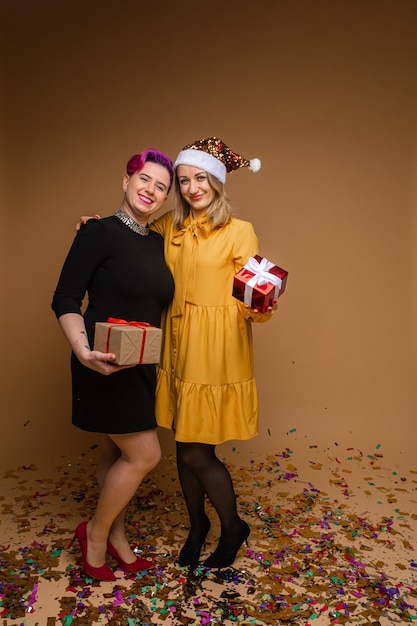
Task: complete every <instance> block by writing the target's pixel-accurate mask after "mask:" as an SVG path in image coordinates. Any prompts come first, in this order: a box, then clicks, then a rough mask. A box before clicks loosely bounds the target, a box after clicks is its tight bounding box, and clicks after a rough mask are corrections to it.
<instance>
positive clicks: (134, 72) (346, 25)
mask: <svg viewBox="0 0 417 626" xmlns="http://www.w3.org/2000/svg"><path fill="white" fill-rule="evenodd" d="M1 12H2V15H1V17H2V31H3V32H2V34H1V39H2V46H3V47H4V50H3V52H4V55H3V60H4V66H3V68H2V82H3V84H4V89H3V94H4V95H3V98H2V106H3V112H2V113H3V116H2V120H1V125H2V126H1V128H2V129H3V126H4V142H3V148H4V151H3V154H2V157H1V164H2V172H3V174H2V178H3V177H4V179H5V184H4V187H3V189H2V192H1V194H2V195H1V198H0V200H1V202H2V205H3V210H2V216H1V231H2V234H1V253H0V254H1V261H2V274H1V276H2V302H1V311H2V314H1V315H2V323H1V334H2V348H3V350H2V352H3V353H2V368H3V372H2V376H1V381H2V421H3V428H2V457H1V464H2V465H4V466H5V467H8V466H10V465H15V464H17V463H29V462H32V461H34V462H38V463H40V462H42V461H45V460H53V459H55V458H56V457H59V456H60V455H62V454H77V453H79V452H80V451H83V450H86V449H88V446H89V445H93V444H94V442H95V438H94V437H93V436H92V437H90V436H88V435H86V434H84V433H82V432H79V431H77V430H76V429H73V427H72V426H71V425H70V397H69V369H68V359H69V349H68V346H67V345H66V344H65V341H64V338H63V336H62V335H61V331H60V330H59V327H58V325H57V322H56V321H55V318H54V316H53V314H52V312H51V310H50V301H51V297H52V293H53V290H54V287H55V284H56V281H57V278H58V274H59V270H60V267H61V265H62V262H63V259H64V257H65V255H66V253H67V250H68V248H69V245H70V243H71V240H72V238H73V236H74V223H75V222H76V221H77V219H78V216H79V215H81V214H92V213H96V212H99V213H101V214H103V215H106V214H109V213H112V212H114V210H115V209H117V208H118V205H119V202H120V199H121V178H122V175H123V168H124V164H125V162H126V160H127V159H128V157H130V156H131V155H132V154H133V153H135V152H137V151H140V150H141V149H143V148H145V147H148V146H154V147H158V148H160V149H162V150H165V151H166V152H168V153H169V154H170V155H172V156H173V157H174V156H175V154H176V152H177V151H178V150H179V149H180V148H181V147H182V146H183V145H184V144H185V143H188V142H189V141H192V140H194V139H196V138H200V137H204V136H210V135H218V136H220V137H222V138H223V139H224V141H226V143H227V144H228V145H230V146H231V147H232V148H233V149H234V150H236V151H237V152H240V153H242V154H243V155H244V156H246V157H249V158H251V157H254V156H258V157H260V158H261V159H262V163H263V166H262V169H261V171H260V172H259V173H258V174H256V175H255V174H251V173H250V172H248V171H246V170H245V171H240V172H236V173H234V174H232V175H230V177H229V180H228V190H229V193H230V195H231V197H232V199H233V200H234V204H235V208H236V211H237V213H238V215H239V216H240V217H242V218H243V219H248V220H250V221H251V222H253V224H254V225H255V229H256V231H257V233H258V235H259V238H260V241H261V252H262V253H263V255H264V256H266V257H267V258H269V259H270V260H273V261H275V262H276V263H277V264H279V265H281V266H282V267H285V268H286V269H288V270H289V281H288V288H287V291H286V293H285V295H284V296H283V297H282V300H281V301H280V306H279V311H278V313H277V315H276V317H275V318H274V319H273V320H272V321H271V322H270V323H269V324H267V325H264V326H260V327H256V328H255V342H256V369H257V378H258V382H259V392H260V404H261V417H260V435H259V437H258V438H257V439H256V440H253V441H251V442H247V443H246V444H238V449H239V452H242V453H245V454H246V453H247V454H256V453H260V454H265V453H274V452H275V451H277V450H282V449H283V448H285V447H286V446H290V447H294V446H299V447H300V449H303V448H305V449H306V450H307V449H308V448H309V446H311V445H317V446H318V447H319V448H321V449H323V450H325V449H326V447H327V446H333V445H334V444H335V443H337V444H338V445H341V446H344V447H349V446H352V447H363V448H364V449H366V450H367V451H368V450H372V451H374V450H375V448H376V447H377V446H378V444H380V445H381V447H382V450H383V451H384V452H385V453H386V454H388V455H389V454H392V455H393V457H397V456H398V455H401V454H403V455H404V454H410V455H413V454H414V453H415V451H416V444H415V416H416V406H417V397H416V348H417V332H416V312H417V296H416V293H415V285H416V266H417V252H416V249H417V247H416V243H417V221H416V210H415V206H416V199H417V182H416V120H417V107H416V104H417V103H416V99H417V92H416V86H417V77H416V67H417V38H416V36H415V33H416V27H417V4H416V3H415V1H414V0H409V1H407V0H395V2H394V0H391V1H387V0H349V1H338V2H334V0H327V1H326V0H322V1H320V0H315V2H311V0H306V1H297V0H295V1H291V2H290V1H289V0H288V1H281V0H263V1H262V2H253V3H242V2H241V0H238V1H234V0H232V1H228V2H225V1H224V0H212V1H211V2H210V3H203V4H198V3H195V2H190V1H189V0H182V2H181V3H173V2H171V1H168V0H167V1H166V2H153V1H152V0H150V2H148V3H144V2H140V0H122V1H121V2H117V3H116V2H108V3H103V2H96V1H89V2H85V1H84V0H75V1H74V0H71V1H70V0H62V1H60V2H56V1H55V0H53V1H52V0H51V1H47V0H38V1H37V2H32V1H31V0H24V1H20V2H14V0H6V1H4V0H3V2H2V3H1ZM294 429H296V430H294ZM161 436H162V441H163V444H164V449H165V450H166V451H167V452H169V451H170V450H171V445H172V440H171V437H170V435H169V433H167V432H165V433H163V434H162V435H161ZM233 445H234V444H227V445H225V452H226V454H228V453H229V451H230V450H231V447H232V446H233Z"/></svg>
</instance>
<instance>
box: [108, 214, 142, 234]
mask: <svg viewBox="0 0 417 626" xmlns="http://www.w3.org/2000/svg"><path fill="white" fill-rule="evenodd" d="M114 215H115V217H118V218H119V220H121V221H122V222H123V224H126V226H129V228H130V229H131V230H133V231H134V232H135V233H137V234H138V235H142V237H146V235H149V226H142V224H138V223H137V222H135V220H134V219H133V218H132V217H130V216H129V215H127V213H125V212H124V211H122V209H119V210H118V211H116V213H115V214H114Z"/></svg>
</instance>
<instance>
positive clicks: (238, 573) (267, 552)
mask: <svg viewBox="0 0 417 626" xmlns="http://www.w3.org/2000/svg"><path fill="white" fill-rule="evenodd" d="M376 448H378V446H376ZM96 453H97V451H96V450H88V451H87V452H86V454H85V455H82V457H81V458H79V459H75V460H70V459H60V460H59V462H58V463H57V465H56V467H54V468H51V469H50V470H48V471H45V470H42V471H41V470H40V469H38V468H37V467H35V466H27V467H16V468H10V470H8V471H6V472H4V474H3V476H2V477H1V480H0V485H1V492H0V493H1V496H0V504H1V511H2V515H1V522H0V626H18V625H19V626H20V625H24V626H37V625H38V626H54V625H64V626H74V625H81V624H83V625H84V624H85V625H87V624H89V625H90V624H92V625H93V624H94V625H95V624H115V625H123V626H124V625H126V626H133V625H137V624H165V625H166V626H170V625H177V624H188V625H197V624H198V625H200V624H210V625H212V624H226V625H231V624H236V623H238V624H258V625H265V624H296V625H302V626H307V625H308V626H323V625H325V624H326V625H327V624H379V625H380V626H388V625H389V624H390V625H391V624H406V623H416V624H417V553H416V537H417V465H416V463H417V461H416V462H415V464H414V466H410V462H411V461H410V460H408V461H407V460H406V459H402V460H401V462H400V463H395V464H393V465H392V466H391V467H390V466H389V465H388V464H387V462H386V461H385V459H384V456H383V455H382V454H381V453H380V451H379V450H378V449H374V450H373V451H366V452H365V451H359V450H352V449H345V450H342V449H341V448H340V447H336V446H335V449H334V450H325V451H320V450H318V449H317V448H315V447H308V446H306V449H305V450H302V449H298V451H297V452H295V451H292V450H289V449H285V450H283V451H281V452H277V454H275V455H271V456H267V457H266V458H264V459H256V460H255V459H247V458H246V459H244V460H243V459H241V457H240V456H239V453H238V451H237V452H236V461H235V463H234V464H231V463H229V467H230V469H231V471H232V474H233V476H234V479H235V485H236V492H237V495H238V501H239V507H240V510H241V512H242V516H243V517H244V518H245V519H246V520H247V521H248V522H249V523H250V524H251V530H252V532H251V535H250V538H249V546H248V547H246V546H244V547H243V548H242V549H241V551H240V552H239V557H238V559H237V560H236V562H235V564H234V567H233V568H228V569H226V570H224V571H222V570H220V571H218V572H216V571H210V570H205V569H204V568H197V569H195V570H194V571H188V570H187V568H183V569H181V568H179V567H178V565H177V555H178V551H179V549H180V547H181V543H182V541H183V539H184V537H185V536H186V533H187V528H186V523H187V518H186V515H185V510H184V505H183V501H182V497H181V494H180V492H179V485H178V481H177V478H176V472H175V466H174V461H173V459H171V458H165V459H164V460H163V461H162V462H161V464H160V465H159V466H158V468H157V469H156V470H155V471H154V472H153V473H152V475H151V476H150V477H149V478H148V479H147V481H146V482H145V484H144V485H143V486H142V488H141V490H140V491H139V492H138V495H137V498H136V499H135V501H134V502H133V503H132V505H131V507H130V508H129V516H128V517H129V522H128V528H129V533H130V535H131V538H132V541H134V542H136V543H137V544H138V545H139V547H140V548H141V549H143V555H144V556H146V557H152V558H154V559H155V562H156V564H157V566H156V568H155V569H154V570H153V571H152V572H151V573H143V574H137V575H136V576H131V577H130V578H125V576H124V575H123V573H122V572H121V571H120V570H117V571H116V575H117V578H118V580H117V583H116V584H114V583H99V582H96V581H91V580H89V579H85V577H84V576H83V574H82V571H81V570H80V567H79V555H80V553H79V549H78V547H77V546H75V547H74V548H72V549H71V550H69V549H68V541H69V539H70V538H71V536H72V533H73V530H74V528H75V526H76V525H77V523H78V522H79V521H80V520H82V519H86V518H88V517H89V515H90V514H91V510H92V508H93V507H94V503H95V500H96V497H97V488H96V485H95V479H94V472H95V460H96ZM208 511H209V515H210V516H211V518H212V521H213V524H212V531H211V532H210V534H209V537H208V543H207V545H206V549H205V553H208V552H210V550H212V549H213V548H214V546H215V542H216V537H217V535H218V526H217V523H216V521H215V516H214V515H213V511H211V510H210V509H208ZM113 565H114V564H113Z"/></svg>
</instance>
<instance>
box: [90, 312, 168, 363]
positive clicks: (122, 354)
mask: <svg viewBox="0 0 417 626" xmlns="http://www.w3.org/2000/svg"><path fill="white" fill-rule="evenodd" d="M161 341H162V329H161V328H157V327H156V326H151V325H150V324H147V323H146V322H126V321H125V320H117V319H113V318H109V321H107V322H96V325H95V336H94V350H99V351H100V352H113V353H114V354H115V355H116V360H115V361H113V363H116V364H117V365H132V364H136V365H141V364H144V363H159V360H160V356H161Z"/></svg>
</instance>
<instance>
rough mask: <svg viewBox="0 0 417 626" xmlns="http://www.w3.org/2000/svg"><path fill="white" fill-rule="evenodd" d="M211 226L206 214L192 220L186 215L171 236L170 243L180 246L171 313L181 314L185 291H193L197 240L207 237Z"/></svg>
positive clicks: (176, 263) (185, 295)
mask: <svg viewBox="0 0 417 626" xmlns="http://www.w3.org/2000/svg"><path fill="white" fill-rule="evenodd" d="M210 231H211V227H210V222H209V220H208V218H207V215H202V216H201V217H199V218H198V219H196V220H194V219H192V217H191V216H190V215H188V216H187V217H186V218H185V220H184V226H183V227H182V228H181V230H179V231H177V232H176V233H175V235H173V237H172V240H171V241H172V243H173V244H174V245H176V246H180V249H179V250H178V255H177V258H176V261H175V294H174V300H173V303H172V315H173V316H176V315H182V312H183V310H184V304H185V301H186V299H187V293H188V292H191V293H195V263H196V258H195V254H196V252H197V246H198V240H199V239H200V238H203V239H207V237H208V236H209V235H210Z"/></svg>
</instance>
